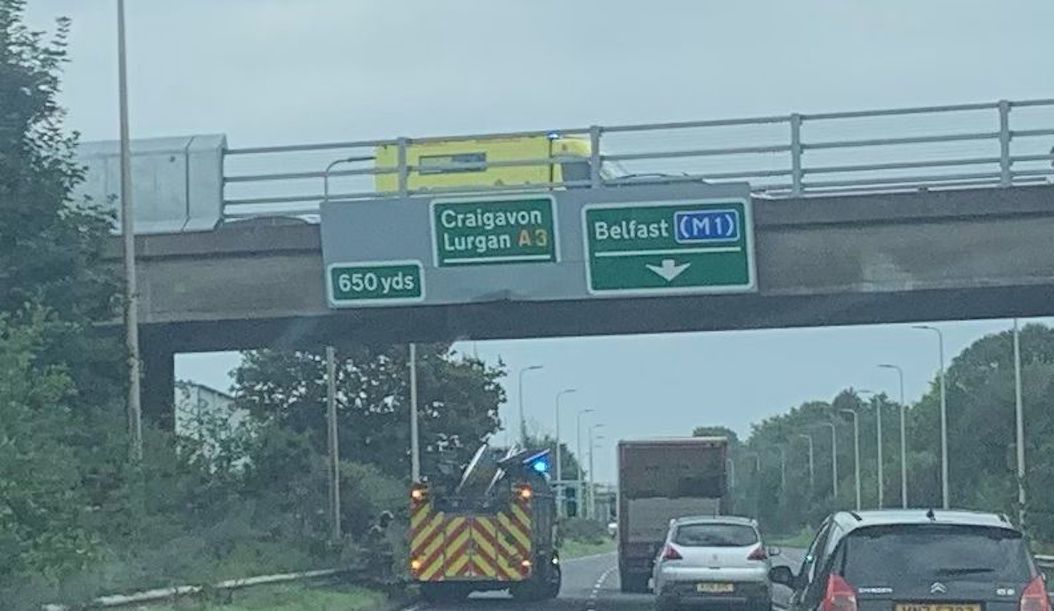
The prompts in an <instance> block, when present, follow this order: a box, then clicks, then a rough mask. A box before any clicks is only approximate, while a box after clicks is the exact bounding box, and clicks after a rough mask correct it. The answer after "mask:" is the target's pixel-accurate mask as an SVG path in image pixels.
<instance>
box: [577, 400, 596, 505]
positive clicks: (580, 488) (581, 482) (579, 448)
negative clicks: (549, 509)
mask: <svg viewBox="0 0 1054 611" xmlns="http://www.w3.org/2000/svg"><path fill="white" fill-rule="evenodd" d="M594 411H596V410H594V409H592V408H586V409H580V410H578V415H577V416H576V417H575V421H576V422H575V424H576V426H575V459H576V460H577V461H578V482H577V484H578V486H577V488H578V492H577V497H578V509H579V513H585V505H583V503H582V500H583V499H584V498H585V497H583V496H582V495H583V494H584V492H583V489H584V484H585V478H583V477H582V460H583V459H584V458H585V456H583V455H582V416H584V415H585V414H592V413H593V412H594Z"/></svg>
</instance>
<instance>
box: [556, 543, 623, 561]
mask: <svg viewBox="0 0 1054 611" xmlns="http://www.w3.org/2000/svg"><path fill="white" fill-rule="evenodd" d="M613 551H615V540H614V539H607V540H604V541H602V542H600V543H594V542H592V541H578V540H577V539H567V540H565V541H564V544H563V545H562V546H561V547H560V558H562V559H564V560H570V559H572V558H581V557H582V556H592V555H593V554H606V553H607V552H613Z"/></svg>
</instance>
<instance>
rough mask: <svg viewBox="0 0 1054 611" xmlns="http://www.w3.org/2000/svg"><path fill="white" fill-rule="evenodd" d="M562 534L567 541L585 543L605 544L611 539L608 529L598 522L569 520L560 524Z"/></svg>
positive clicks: (581, 519) (582, 519)
mask: <svg viewBox="0 0 1054 611" xmlns="http://www.w3.org/2000/svg"><path fill="white" fill-rule="evenodd" d="M560 533H561V536H562V537H563V538H565V539H572V540H575V541H582V542H584V543H603V542H604V541H607V540H608V539H610V538H611V537H610V535H608V531H607V527H606V526H604V525H603V524H601V523H600V522H597V521H596V520H587V519H585V518H568V519H566V520H563V521H562V522H561V523H560Z"/></svg>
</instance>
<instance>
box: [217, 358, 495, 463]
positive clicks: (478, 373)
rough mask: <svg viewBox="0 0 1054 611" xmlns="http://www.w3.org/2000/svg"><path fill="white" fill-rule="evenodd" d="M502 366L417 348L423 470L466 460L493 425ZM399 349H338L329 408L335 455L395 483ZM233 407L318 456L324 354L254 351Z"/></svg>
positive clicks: (404, 424) (403, 404)
mask: <svg viewBox="0 0 1054 611" xmlns="http://www.w3.org/2000/svg"><path fill="white" fill-rule="evenodd" d="M504 375H505V372H504V369H503V366H501V365H499V366H497V367H490V366H487V365H486V364H485V363H483V362H482V361H479V360H476V359H472V358H464V357H462V356H460V355H457V354H455V353H454V352H452V351H451V350H450V347H449V346H448V345H445V344H433V345H422V346H419V347H418V359H417V380H418V405H419V407H418V411H419V426H420V439H421V464H422V472H423V473H425V474H428V475H432V476H438V474H439V473H440V463H444V464H448V465H453V466H454V468H455V469H457V470H460V469H459V467H460V466H463V465H465V464H466V463H467V462H468V460H470V459H471V457H472V455H473V453H475V451H476V449H477V448H478V447H479V445H480V444H481V443H482V442H483V441H484V440H485V439H486V438H487V437H488V436H489V435H491V434H492V433H493V432H494V431H495V430H497V428H498V424H499V421H498V415H497V414H498V411H497V410H498V406H499V405H500V404H501V403H502V402H504V401H505V391H504V389H503V388H502V386H501V384H500V380H501V378H502V377H503V376H504ZM408 381H409V380H408V367H407V350H406V348H405V347H403V346H389V347H386V348H370V347H363V346H359V347H356V348H353V349H350V350H341V351H339V352H338V368H337V411H338V418H339V432H340V448H341V455H342V457H344V458H347V459H348V460H352V461H357V462H364V463H370V464H374V465H376V466H377V467H378V468H379V469H380V470H381V471H382V472H383V473H386V474H389V475H394V476H397V477H404V478H405V477H408V476H409V474H410V458H409V448H410V438H409V436H410V430H409V428H410V427H409V414H410V407H409V386H408ZM235 396H236V405H237V406H238V407H241V408H244V409H246V410H248V411H249V413H250V414H251V415H252V417H253V418H254V419H256V420H257V421H259V422H261V423H264V424H274V425H278V426H280V427H282V428H285V429H288V430H289V431H292V432H294V433H299V434H304V435H306V437H307V439H309V440H310V442H311V444H312V446H313V447H314V448H315V450H316V451H318V452H320V453H325V452H326V447H327V444H326V422H325V414H326V408H325V406H326V380H325V357H324V354H323V353H322V352H321V351H316V352H311V351H299V352H283V351H274V350H257V351H252V352H248V353H246V354H245V356H244V360H243V362H242V365H241V366H240V367H239V368H238V370H237V371H236V372H235Z"/></svg>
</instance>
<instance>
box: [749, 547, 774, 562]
mask: <svg viewBox="0 0 1054 611" xmlns="http://www.w3.org/2000/svg"><path fill="white" fill-rule="evenodd" d="M768 559H769V554H768V552H766V551H765V546H763V545H759V546H757V547H755V548H754V551H752V552H750V555H749V556H747V560H768Z"/></svg>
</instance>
